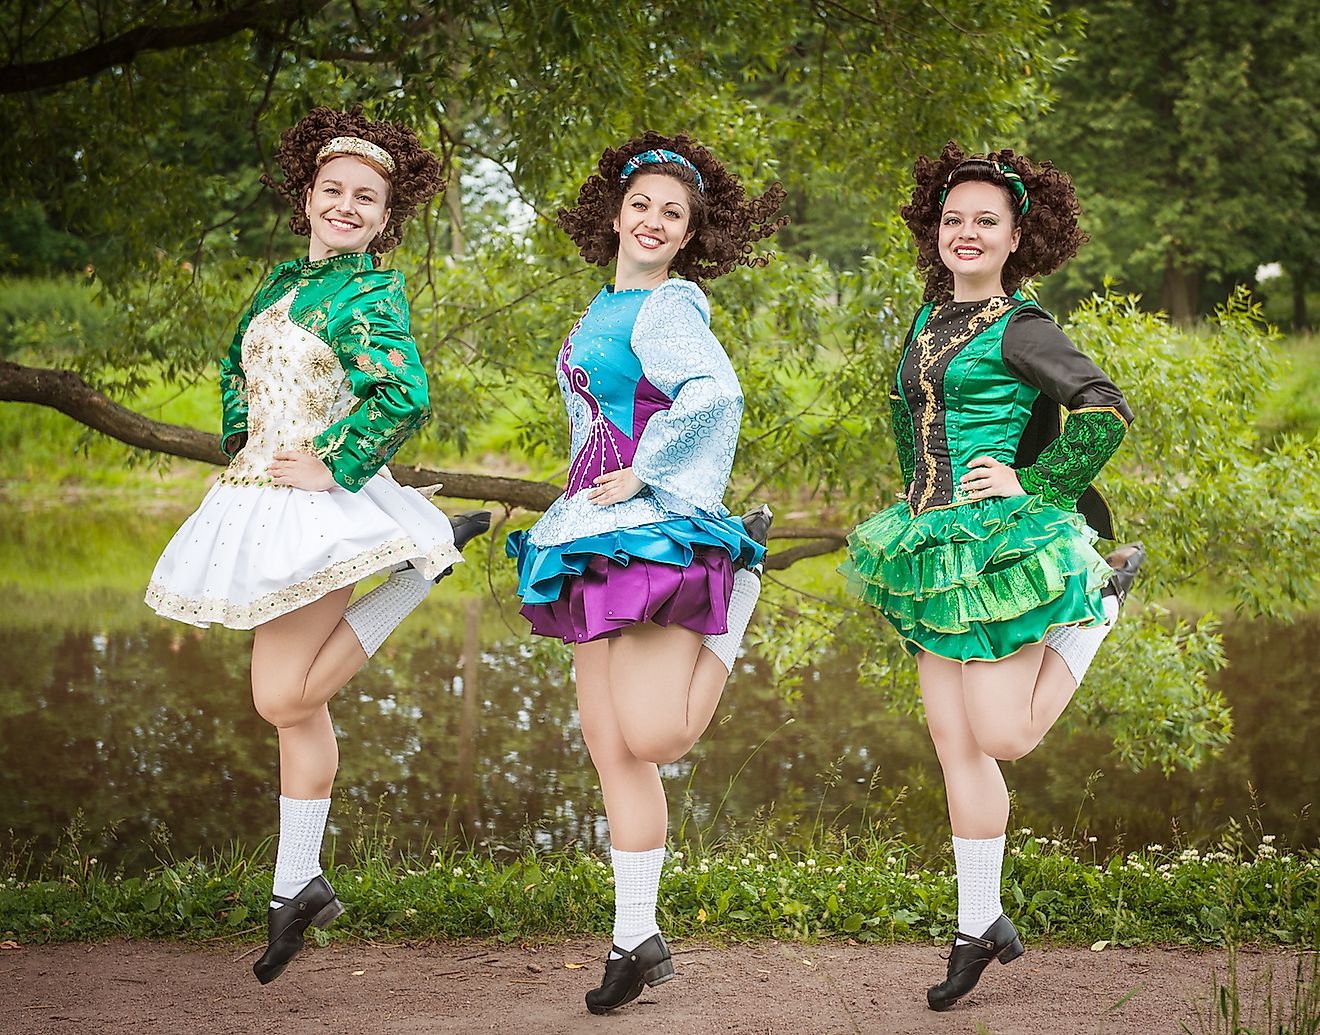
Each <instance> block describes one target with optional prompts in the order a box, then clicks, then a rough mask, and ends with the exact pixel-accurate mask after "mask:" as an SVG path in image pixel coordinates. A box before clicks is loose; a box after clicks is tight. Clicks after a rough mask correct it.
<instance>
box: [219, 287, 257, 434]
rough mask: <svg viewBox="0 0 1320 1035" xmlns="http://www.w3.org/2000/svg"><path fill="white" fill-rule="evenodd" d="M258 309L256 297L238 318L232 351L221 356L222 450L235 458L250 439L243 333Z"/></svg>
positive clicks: (230, 345)
mask: <svg viewBox="0 0 1320 1035" xmlns="http://www.w3.org/2000/svg"><path fill="white" fill-rule="evenodd" d="M256 313H257V302H256V300H255V299H254V300H253V302H252V304H251V305H250V306H248V309H247V312H246V313H244V314H243V319H241V320H239V322H238V330H237V331H235V332H234V340H233V341H232V342H230V344H229V351H228V352H227V353H226V354H225V356H224V358H223V359H221V360H220V412H221V418H220V450H221V452H223V453H224V454H225V456H227V457H229V458H230V459H231V460H232V459H233V458H234V457H235V455H237V453H238V451H239V450H240V449H242V448H243V446H244V445H245V444H246V443H247V417H248V386H247V375H245V374H244V373H243V335H244V334H245V333H247V329H248V324H250V323H251V322H252V318H253V317H254V316H255V315H256Z"/></svg>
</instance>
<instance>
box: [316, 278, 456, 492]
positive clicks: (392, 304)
mask: <svg viewBox="0 0 1320 1035" xmlns="http://www.w3.org/2000/svg"><path fill="white" fill-rule="evenodd" d="M408 323H409V317H408V300H407V297H406V296H405V295H404V292H403V276H402V275H401V274H400V273H398V272H397V271H394V270H376V271H371V272H366V273H360V274H358V275H356V276H354V277H353V278H352V279H351V280H350V281H349V282H348V284H347V285H346V286H345V287H344V288H343V289H342V291H341V294H340V295H339V296H338V297H336V299H335V307H334V309H333V310H332V312H331V316H330V322H329V328H328V335H329V339H330V346H331V348H333V349H334V351H335V354H336V355H337V356H338V357H339V361H340V363H341V364H342V365H343V367H344V371H345V372H346V374H347V375H348V380H349V384H350V386H351V388H352V391H353V394H354V395H355V396H357V398H358V399H360V400H362V402H361V404H360V405H358V406H357V407H356V408H355V409H354V410H353V412H352V413H350V414H348V415H347V416H346V417H344V418H342V419H341V420H338V421H336V422H335V423H334V424H332V425H330V427H328V428H326V429H325V431H323V432H321V433H320V434H319V435H317V436H316V438H315V439H314V440H313V446H314V450H315V453H316V455H317V456H318V457H320V458H321V461H322V462H323V463H324V464H325V466H326V467H327V468H329V470H330V474H331V475H332V476H333V477H334V480H335V481H336V482H338V483H339V484H340V485H341V486H343V487H344V488H345V489H348V490H349V491H350V492H356V491H357V490H358V489H360V488H361V487H362V486H363V485H365V484H366V483H367V482H368V481H369V480H370V479H371V477H372V476H373V475H374V474H376V472H377V471H379V470H380V469H381V467H383V466H384V465H385V464H386V463H388V462H389V460H390V458H391V457H392V456H393V455H394V454H395V452H397V451H398V449H399V447H400V446H402V445H403V443H404V442H405V441H406V440H407V439H408V438H409V437H410V436H412V434H413V433H414V432H416V431H417V430H418V429H419V428H420V427H422V425H423V424H425V423H426V422H427V421H428V420H429V419H430V417H431V408H430V398H429V394H428V390H427V384H426V371H425V370H424V369H423V367H422V362H421V359H420V358H419V357H418V355H417V345H416V343H415V342H414V341H413V337H412V334H411V333H410V331H409V329H408Z"/></svg>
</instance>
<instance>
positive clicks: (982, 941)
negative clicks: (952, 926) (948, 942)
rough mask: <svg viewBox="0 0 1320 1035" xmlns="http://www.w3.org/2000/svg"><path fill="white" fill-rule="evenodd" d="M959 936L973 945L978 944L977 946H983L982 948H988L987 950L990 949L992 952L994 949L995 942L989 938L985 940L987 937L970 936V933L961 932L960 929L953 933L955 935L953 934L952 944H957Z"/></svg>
mask: <svg viewBox="0 0 1320 1035" xmlns="http://www.w3.org/2000/svg"><path fill="white" fill-rule="evenodd" d="M959 938H961V939H962V940H963V941H965V942H971V943H972V944H973V945H979V946H981V948H983V949H988V950H990V951H991V952H993V951H994V949H995V943H994V942H992V941H989V940H987V939H985V938H976V937H974V936H972V935H970V934H963V933H962V931H959V932H958V933H957V934H955V935H954V936H953V944H954V945H957V944H958V939H959Z"/></svg>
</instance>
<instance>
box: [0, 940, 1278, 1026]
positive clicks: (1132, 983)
mask: <svg viewBox="0 0 1320 1035" xmlns="http://www.w3.org/2000/svg"><path fill="white" fill-rule="evenodd" d="M600 949H601V946H600V944H599V943H596V942H585V941H572V942H564V943H557V944H548V945H540V946H502V945H488V944H484V943H477V942H456V943H443V944H428V945H415V946H414V945H340V944H336V945H332V946H330V947H329V948H325V949H316V948H315V947H309V948H308V949H307V950H305V951H304V953H303V955H302V956H301V957H299V959H298V960H297V961H296V962H295V963H294V964H293V965H292V966H291V967H290V968H289V970H288V971H287V972H286V973H285V975H284V976H283V977H282V978H281V979H280V980H278V981H276V982H275V983H274V984H271V985H269V986H267V987H265V988H263V987H262V986H261V985H259V984H257V982H256V980H255V979H254V978H253V977H252V974H251V971H250V970H249V966H250V964H251V962H252V959H253V958H255V953H256V952H257V951H258V950H257V948H256V947H253V948H252V949H251V951H250V952H248V951H243V950H240V949H228V950H226V949H207V948H196V947H192V946H186V945H180V944H175V943H157V942H139V941H133V942H110V943H105V944H100V945H61V946H23V947H19V948H12V949H11V948H6V949H4V950H0V1031H2V1032H6V1033H9V1032H14V1033H18V1032H22V1033H25V1035H49V1033H57V1032H58V1033H60V1035H65V1033H75V1032H76V1033H78V1035H83V1033H89V1035H91V1033H99V1032H132V1033H155V1032H161V1033H171V1035H174V1033H185V1032H186V1033H190V1035H191V1033H213V1032H215V1033H219V1032H223V1033H235V1035H238V1033H242V1035H257V1033H272V1035H274V1033H278V1035H311V1033H316V1035H322V1033H330V1032H334V1033H348V1035H356V1033H363V1035H365V1033H372V1035H376V1033H381V1032H390V1033H395V1032H398V1033H405V1035H410V1033H423V1032H426V1033H429V1032H508V1033H517V1035H532V1033H534V1035H559V1033H576V1032H586V1033H590V1032H609V1033H610V1035H632V1033H647V1035H659V1033H664V1035H685V1033H707V1032H712V1033H713V1032H736V1033H747V1035H751V1033H761V1035H765V1033H776V1035H778V1033H781V1032H782V1033H785V1035H797V1033H802V1035H835V1033H838V1035H855V1033H857V1032H864V1033H866V1035H873V1033H874V1035H909V1033H918V1032H940V1033H963V1032H967V1033H974V1032H977V1031H978V1030H982V1031H988V1032H990V1033H993V1035H1045V1033H1048V1035H1094V1033H1103V1035H1110V1033H1114V1035H1120V1033H1121V1035H1147V1033H1156V1032H1158V1033H1160V1035H1164V1033H1174V1032H1179V1031H1181V1028H1180V1026H1179V1022H1180V1021H1186V1022H1187V1024H1188V1026H1189V1027H1190V1029H1191V1031H1192V1032H1193V1033H1199V1032H1200V1030H1201V1029H1200V1026H1199V1025H1198V1024H1197V1023H1196V1021H1195V1018H1194V1017H1193V1015H1192V1013H1191V1007H1190V1004H1191V1003H1192V1002H1193V1001H1194V1000H1197V999H1199V1000H1200V1001H1201V1002H1202V1003H1204V1002H1205V1001H1206V1000H1207V998H1208V995H1209V991H1210V973H1211V970H1212V968H1214V967H1216V966H1219V967H1220V968H1221V969H1222V967H1223V964H1224V960H1225V957H1224V954H1222V953H1206V954H1193V953H1189V952H1184V951H1180V950H1164V949H1141V950H1122V951H1106V952H1103V953H1093V952H1090V951H1088V950H1086V949H1039V948H1038V949H1028V951H1027V955H1026V956H1024V957H1023V958H1022V959H1021V960H1018V961H1017V962H1015V963H1013V964H1011V965H1010V966H1007V967H1000V966H999V965H998V964H995V963H992V964H991V969H990V970H988V971H987V972H986V976H985V978H984V979H983V980H982V982H981V986H980V987H979V988H978V989H977V991H976V992H974V993H973V994H972V995H971V996H969V997H968V998H967V999H965V1000H964V1001H963V1003H962V1004H961V1005H960V1006H959V1007H958V1008H956V1009H955V1010H953V1011H952V1012H950V1013H945V1014H935V1013H931V1012H930V1011H929V1010H927V1009H926V1006H925V999H924V992H925V987H926V985H927V984H929V983H930V982H931V981H932V980H934V979H935V978H936V977H937V976H938V975H939V974H940V968H941V967H942V961H941V960H940V958H939V955H938V950H937V949H934V948H929V947H925V946H914V945H899V946H885V947H881V946H862V945H849V944H838V943H826V944H821V945H802V944H797V943H786V942H761V943H757V944H752V945H738V946H732V947H728V948H725V947H716V946H710V945H706V944H703V943H697V942H694V943H685V944H682V945H676V946H674V949H675V963H676V965H677V970H678V980H676V981H672V982H670V983H668V984H666V985H663V986H661V987H660V988H657V989H654V990H649V991H647V992H646V993H645V994H644V995H643V996H642V997H641V999H639V1000H638V1001H637V1002H636V1003H634V1004H632V1005H631V1006H629V1007H626V1008H625V1009H624V1010H621V1011H620V1012H619V1013H618V1014H615V1015H614V1016H611V1017H592V1016H591V1015H589V1014H588V1013H587V1012H586V1011H585V1009H584V1007H583V1005H582V996H583V994H584V993H585V992H586V990H587V989H588V988H590V987H592V986H593V985H594V984H595V983H596V981H597V980H598V978H599V973H600V962H599V960H598V959H597V956H598V954H599V952H600ZM1271 963H1272V964H1273V965H1274V971H1275V976H1276V982H1278V983H1279V987H1282V986H1283V985H1286V983H1287V979H1288V977H1289V976H1290V974H1289V968H1290V966H1291V962H1290V960H1289V958H1288V957H1287V956H1286V955H1285V954H1283V953H1277V952H1276V953H1271V954H1263V955H1243V956H1242V957H1241V958H1240V980H1241V981H1242V983H1243V985H1244V986H1245V987H1250V986H1251V978H1250V975H1252V974H1254V973H1256V972H1259V971H1260V970H1262V969H1263V968H1265V967H1266V966H1267V965H1269V964H1271ZM1124 997H1127V998H1126V1000H1125V1001H1122V1002H1121V1005H1116V1004H1119V1003H1120V1001H1121V1000H1124ZM978 1025H984V1028H983V1029H978Z"/></svg>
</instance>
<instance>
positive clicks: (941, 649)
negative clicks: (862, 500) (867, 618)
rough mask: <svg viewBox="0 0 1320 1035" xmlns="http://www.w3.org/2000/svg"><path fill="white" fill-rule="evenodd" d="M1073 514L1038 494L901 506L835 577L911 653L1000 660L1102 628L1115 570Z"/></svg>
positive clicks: (857, 534) (853, 549) (852, 543)
mask: <svg viewBox="0 0 1320 1035" xmlns="http://www.w3.org/2000/svg"><path fill="white" fill-rule="evenodd" d="M1095 539H1096V535H1095V533H1094V532H1093V531H1092V530H1091V529H1090V528H1089V527H1087V525H1086V522H1085V520H1084V519H1083V518H1082V516H1081V515H1080V514H1078V513H1076V512H1075V511H1065V510H1060V509H1058V508H1057V507H1051V506H1049V505H1047V504H1045V503H1043V502H1042V501H1041V499H1040V497H1039V496H1011V497H1007V498H1003V497H998V498H994V499H986V500H977V501H975V502H972V503H966V504H963V505H961V506H957V507H948V508H945V509H942V510H928V511H926V512H925V513H924V514H918V515H917V516H916V517H913V516H912V514H911V512H910V510H909V509H908V505H907V504H906V503H898V504H895V505H894V506H892V507H889V508H888V509H886V510H882V511H880V513H878V514H876V515H874V516H872V517H870V518H868V519H867V520H866V521H864V522H862V523H861V524H860V525H858V526H857V528H855V529H854V530H853V532H852V534H851V535H850V536H849V537H848V559H847V560H846V561H844V563H843V564H842V565H841V566H840V568H839V571H840V572H841V573H842V574H843V575H845V576H846V577H847V580H848V589H849V590H850V591H851V592H852V593H854V594H856V595H857V596H858V597H860V598H861V599H862V600H864V601H866V603H868V604H871V605H872V606H874V607H876V608H878V609H879V610H880V613H881V614H883V615H884V616H885V617H886V618H887V619H888V620H889V621H890V622H891V623H892V624H893V626H894V628H895V629H897V630H898V634H899V635H900V636H901V637H902V638H903V645H904V646H905V647H906V648H907V649H908V651H909V652H910V653H912V654H916V653H918V652H919V651H923V650H924V651H929V652H930V653H932V654H937V655H939V656H940V657H943V658H951V659H953V660H954V661H995V660H998V659H1000V658H1006V657H1008V656H1009V655H1010V654H1013V653H1015V652H1016V651H1018V650H1021V649H1022V648H1023V647H1026V646H1028V645H1029V644H1032V643H1039V642H1040V641H1041V640H1043V639H1044V638H1045V634H1046V633H1047V632H1048V631H1049V630H1050V629H1052V628H1054V627H1055V626H1060V625H1092V624H1094V623H1097V622H1102V621H1104V617H1105V616H1104V610H1103V608H1102V607H1101V604H1100V588H1101V587H1102V586H1103V585H1104V584H1105V582H1106V580H1107V579H1108V578H1109V576H1110V574H1111V573H1112V572H1111V569H1110V567H1109V565H1108V564H1106V563H1105V560H1104V558H1103V557H1101V556H1100V555H1099V554H1098V553H1096V551H1095V549H1094V547H1093V546H1092V544H1093V543H1094V542H1095Z"/></svg>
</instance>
